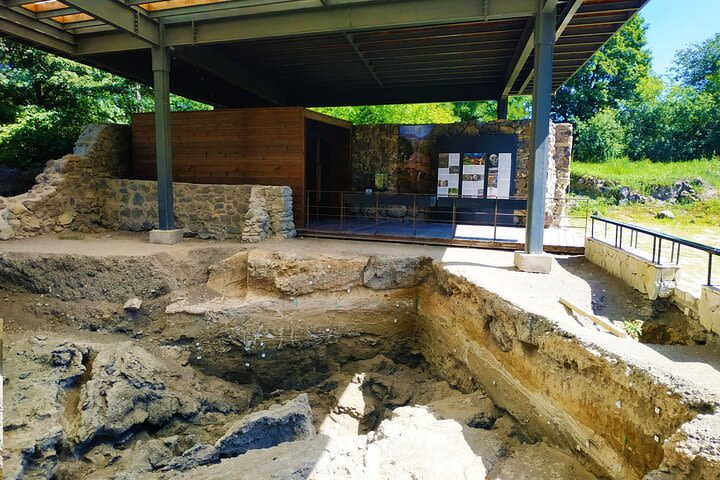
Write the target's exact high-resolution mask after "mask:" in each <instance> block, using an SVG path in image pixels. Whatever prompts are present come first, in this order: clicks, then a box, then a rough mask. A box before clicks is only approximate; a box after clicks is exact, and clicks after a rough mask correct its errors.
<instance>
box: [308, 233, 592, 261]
mask: <svg viewBox="0 0 720 480" xmlns="http://www.w3.org/2000/svg"><path fill="white" fill-rule="evenodd" d="M297 233H298V237H314V238H334V239H338V240H359V241H368V242H391V243H407V244H416V245H435V246H441V247H467V248H484V249H488V250H506V251H515V250H522V249H524V248H525V244H524V243H515V242H496V241H492V240H489V241H488V240H465V239H449V238H431V237H405V236H394V235H359V234H348V233H341V232H333V231H323V230H312V229H298V230H297ZM543 248H544V250H545V251H546V252H547V253H553V254H557V255H584V254H585V247H575V246H570V245H545V247H543Z"/></svg>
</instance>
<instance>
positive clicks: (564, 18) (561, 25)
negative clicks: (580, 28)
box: [513, 0, 583, 95]
mask: <svg viewBox="0 0 720 480" xmlns="http://www.w3.org/2000/svg"><path fill="white" fill-rule="evenodd" d="M582 3H583V0H570V1H569V2H568V3H567V4H566V5H565V8H564V9H563V11H562V13H561V14H560V20H559V21H558V24H557V28H556V30H555V41H556V42H557V41H558V40H559V39H560V37H561V36H562V34H563V32H565V29H566V28H567V27H568V25H569V24H570V21H571V20H572V19H573V17H574V16H575V14H576V13H577V11H578V10H579V9H580V7H581V6H582ZM556 6H557V5H556ZM534 75H535V68H533V69H532V70H530V73H528V76H527V77H526V78H525V81H524V82H523V84H522V86H521V87H520V90H518V93H519V94H520V95H522V94H523V93H524V92H525V89H526V88H527V86H528V84H529V83H530V79H531V78H532V77H533V76H534ZM513 85H514V82H513Z"/></svg>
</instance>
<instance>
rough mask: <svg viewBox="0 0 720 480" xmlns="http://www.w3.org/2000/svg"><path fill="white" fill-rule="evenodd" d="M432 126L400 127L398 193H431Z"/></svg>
mask: <svg viewBox="0 0 720 480" xmlns="http://www.w3.org/2000/svg"><path fill="white" fill-rule="evenodd" d="M433 128H434V126H433V125H401V126H400V129H399V133H400V135H399V136H398V155H399V158H398V162H399V163H398V166H397V188H398V191H399V192H412V193H428V192H431V191H432V184H433V175H432V173H433V172H432V165H431V161H430V159H431V158H432V155H433V149H434V146H435V143H434V137H433V135H432V132H433Z"/></svg>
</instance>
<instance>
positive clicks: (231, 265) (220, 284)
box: [207, 252, 248, 297]
mask: <svg viewBox="0 0 720 480" xmlns="http://www.w3.org/2000/svg"><path fill="white" fill-rule="evenodd" d="M247 275H248V252H240V253H236V254H235V255H233V256H232V257H229V258H226V259H224V260H222V261H220V262H219V263H217V264H215V265H211V266H210V268H209V276H208V281H207V287H208V288H209V289H210V290H213V291H215V292H217V293H219V294H220V295H222V296H224V297H244V296H245V292H246V290H247Z"/></svg>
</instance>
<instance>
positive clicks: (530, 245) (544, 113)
mask: <svg viewBox="0 0 720 480" xmlns="http://www.w3.org/2000/svg"><path fill="white" fill-rule="evenodd" d="M547 3H549V2H546V1H545V0H537V13H536V17H535V79H534V81H533V107H532V111H533V122H532V132H531V135H530V142H531V143H530V144H531V146H532V148H531V150H530V159H531V161H530V174H529V182H528V205H527V225H526V229H525V252H526V253H531V254H540V253H542V251H543V233H544V229H545V196H546V184H547V169H548V154H549V149H550V143H549V136H550V102H551V95H552V63H553V44H554V43H555V21H556V18H555V17H556V10H557V5H555V6H554V7H553V8H550V9H548V8H547ZM548 10H549V11H548Z"/></svg>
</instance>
